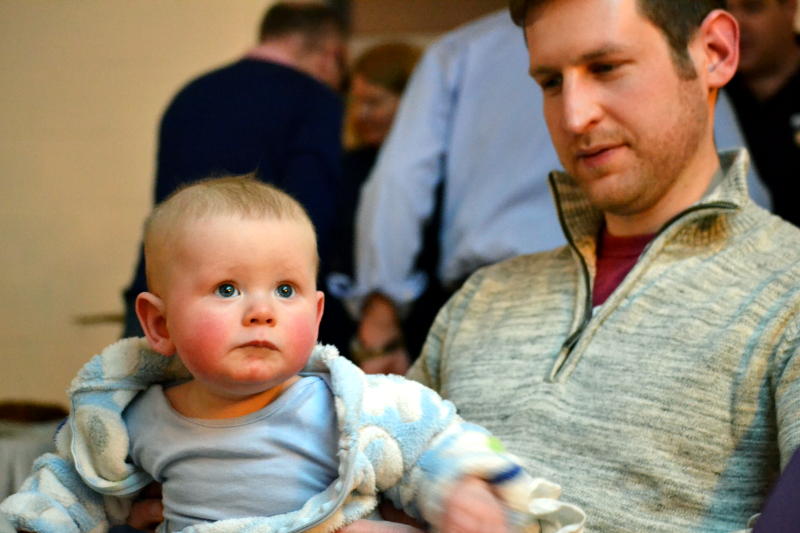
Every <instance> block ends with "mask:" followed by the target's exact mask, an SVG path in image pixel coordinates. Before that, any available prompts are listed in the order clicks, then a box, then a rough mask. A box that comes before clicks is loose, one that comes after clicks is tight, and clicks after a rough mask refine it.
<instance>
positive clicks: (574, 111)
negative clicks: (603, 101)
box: [561, 76, 602, 134]
mask: <svg viewBox="0 0 800 533" xmlns="http://www.w3.org/2000/svg"><path fill="white" fill-rule="evenodd" d="M561 100H562V113H563V121H564V127H565V128H566V129H567V131H569V132H571V133H575V134H583V133H586V132H587V131H589V130H591V129H592V128H593V127H594V126H595V124H597V123H598V122H599V121H600V118H601V117H602V107H601V105H600V102H599V100H598V98H597V93H596V90H595V89H594V87H593V86H592V84H591V83H587V82H585V81H584V80H583V79H581V78H580V77H578V76H573V77H568V78H565V79H564V85H563V87H562V93H561Z"/></svg>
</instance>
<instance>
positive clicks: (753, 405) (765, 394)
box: [409, 151, 800, 533]
mask: <svg viewBox="0 0 800 533" xmlns="http://www.w3.org/2000/svg"><path fill="white" fill-rule="evenodd" d="M721 164H722V171H723V175H724V177H723V178H722V179H721V180H720V183H719V184H717V185H716V187H714V188H713V190H711V191H710V192H709V193H708V194H707V195H706V196H705V197H704V198H703V200H702V201H701V202H699V203H698V204H697V205H694V206H692V207H690V208H689V209H687V210H686V211H684V212H683V213H681V214H680V215H679V216H677V217H676V218H675V219H673V220H672V221H670V222H669V223H667V224H666V225H665V226H664V228H663V229H662V230H661V231H660V232H659V234H658V235H657V237H656V238H655V239H654V240H653V241H652V242H651V243H650V245H649V246H648V247H647V248H646V250H645V251H644V252H643V254H642V256H641V257H640V259H639V261H638V262H637V264H636V266H635V267H634V268H633V270H631V271H630V273H629V274H628V275H627V277H626V278H625V280H624V281H623V282H622V283H621V285H620V286H619V287H617V289H616V290H615V292H614V293H613V294H612V295H611V296H610V297H609V298H608V300H607V301H606V302H605V303H604V304H603V305H602V306H600V307H598V308H597V309H595V310H594V312H592V309H591V297H590V296H591V286H592V282H593V277H594V263H595V243H596V236H597V235H598V231H599V228H600V223H601V220H602V215H601V214H600V213H599V212H598V211H596V210H594V209H593V208H591V206H589V204H588V202H587V200H586V197H585V196H584V195H583V194H582V192H581V191H580V189H579V188H578V187H577V186H576V185H575V183H574V182H573V181H572V179H571V178H569V176H566V175H564V174H558V173H555V174H553V175H552V176H551V184H552V186H553V189H554V193H555V197H556V202H557V204H558V208H559V212H560V215H561V220H562V225H563V226H564V231H565V234H566V235H567V239H568V242H569V245H568V246H566V247H563V248H559V249H556V250H553V251H550V252H544V253H539V254H534V255H528V256H522V257H518V258H515V259H511V260H508V261H505V262H503V263H500V264H497V265H494V266H490V267H487V268H485V269H482V270H480V271H478V272H477V273H476V274H475V275H473V276H472V277H471V278H470V279H469V281H468V282H467V283H466V284H465V286H464V287H463V288H462V290H460V291H459V292H458V293H457V294H456V295H455V296H454V297H453V298H452V299H451V300H450V302H448V304H447V305H446V306H445V307H444V308H443V309H442V311H441V312H440V313H439V316H438V317H437V319H436V321H435V323H434V325H433V327H432V329H431V332H430V335H429V337H428V341H427V343H426V346H425V348H424V350H423V353H422V356H421V358H420V359H419V361H418V362H417V363H416V365H415V366H414V367H413V368H412V370H411V371H410V374H409V376H410V377H412V378H414V379H417V380H419V381H421V382H423V383H425V384H427V385H428V386H430V387H432V388H434V389H436V390H437V391H439V392H440V394H441V395H442V396H443V397H445V398H448V399H450V400H452V401H453V402H454V403H455V404H456V406H457V407H458V409H459V412H460V414H461V415H462V416H463V417H464V418H466V419H467V420H470V421H473V422H476V423H479V424H483V425H485V426H486V427H488V428H489V429H490V430H491V431H492V432H494V433H495V434H496V435H498V436H499V437H500V438H501V439H503V440H504V441H505V442H506V443H507V445H508V446H509V449H510V450H511V451H513V452H514V453H515V454H517V455H519V456H521V457H522V458H523V459H524V461H525V462H526V464H527V466H528V468H529V470H530V472H531V473H532V474H533V475H534V476H543V477H547V478H549V479H552V480H554V481H556V482H557V483H560V484H561V485H562V487H563V489H564V497H565V498H566V499H568V500H570V501H574V502H576V503H577V504H578V505H580V506H581V507H583V509H584V510H585V511H586V514H587V531H593V532H594V531H596V532H623V531H624V532H648V533H656V532H665V533H666V532H669V533H675V532H730V531H735V530H739V529H744V528H745V527H746V526H747V523H748V519H749V518H750V517H751V516H752V515H754V514H756V513H758V511H759V509H760V506H761V503H762V501H763V499H764V496H765V494H766V493H767V492H768V490H769V488H770V486H771V483H772V482H773V481H774V479H775V478H776V476H777V474H778V472H779V469H780V468H781V467H782V465H784V464H785V463H786V461H788V458H789V456H790V455H791V453H792V452H793V451H794V449H795V448H796V447H797V446H798V444H800V379H798V378H800V230H798V229H797V228H795V227H793V226H791V225H789V224H788V223H786V222H784V221H782V220H781V219H779V218H778V217H775V216H773V215H771V214H769V213H768V212H766V211H764V210H763V209H761V208H760V207H758V206H756V205H755V204H754V203H753V202H752V201H751V200H750V199H749V197H748V195H747V189H746V184H745V182H746V181H745V180H746V169H747V164H748V163H747V154H746V153H745V152H744V151H741V152H731V153H725V154H722V155H721ZM531 231H535V228H531Z"/></svg>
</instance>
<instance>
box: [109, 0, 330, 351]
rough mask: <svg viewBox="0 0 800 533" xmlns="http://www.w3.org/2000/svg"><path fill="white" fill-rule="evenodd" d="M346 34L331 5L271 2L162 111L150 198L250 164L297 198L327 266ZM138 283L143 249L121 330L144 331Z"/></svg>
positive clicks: (141, 281)
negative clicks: (249, 33) (244, 49)
mask: <svg viewBox="0 0 800 533" xmlns="http://www.w3.org/2000/svg"><path fill="white" fill-rule="evenodd" d="M344 34H345V28H344V25H343V23H342V21H341V20H340V18H339V17H338V14H337V12H336V11H335V10H333V9H332V8H330V7H327V6H324V5H320V4H311V3H308V4H304V3H291V4H288V3H277V4H275V5H273V6H272V7H271V8H270V9H269V10H268V11H267V12H266V14H265V15H264V18H263V20H262V23H261V27H260V34H259V44H258V45H257V46H256V47H254V48H253V49H251V50H250V51H249V52H248V53H247V54H246V55H245V57H243V58H241V59H240V60H238V61H236V62H234V63H232V64H230V65H226V66H223V67H222V68H219V69H216V70H212V71H211V72H208V73H206V74H203V75H201V76H200V77H198V78H196V79H194V80H193V81H191V82H189V83H188V84H187V85H186V86H185V87H183V88H182V89H181V90H180V91H179V92H178V94H177V95H176V96H175V97H174V98H173V100H172V101H171V103H170V104H169V106H168V107H167V109H166V111H165V112H164V115H163V117H162V120H161V127H160V132H159V144H158V159H157V171H156V182H155V198H154V200H155V203H159V202H161V201H162V200H164V199H165V198H166V197H167V196H168V195H169V194H170V193H172V192H173V191H175V190H176V189H178V188H179V187H181V186H182V185H185V184H187V183H192V182H194V181H197V180H199V179H202V178H205V177H209V176H214V175H221V174H245V173H248V172H253V171H255V172H256V174H257V176H258V177H259V179H261V180H263V181H265V182H268V183H271V184H273V185H276V186H277V187H279V188H281V189H283V190H284V191H286V192H288V193H289V194H291V195H292V196H294V197H295V198H297V199H298V200H299V201H300V202H301V203H302V204H303V206H304V207H305V209H306V210H307V211H308V214H309V216H310V217H311V220H312V221H313V223H314V226H315V227H316V230H317V233H318V240H319V243H320V255H321V256H322V261H323V265H324V264H325V257H326V254H327V252H328V250H327V248H326V245H328V244H329V242H330V241H331V240H332V238H331V235H330V234H331V232H332V227H333V225H334V218H335V212H336V194H337V191H338V189H339V180H340V178H341V157H342V154H341V124H342V102H341V99H340V97H339V95H338V93H337V92H336V90H338V88H339V85H340V84H341V80H342V76H343V63H344ZM145 290H147V287H146V283H145V276H144V258H143V255H142V253H141V250H140V253H139V261H138V265H137V267H136V272H135V274H134V278H133V280H132V282H131V284H130V286H129V287H128V288H127V289H126V290H125V294H124V298H125V305H126V310H125V311H126V312H125V315H126V316H125V329H124V332H123V336H124V337H129V336H135V335H141V334H142V332H141V329H140V327H139V324H138V321H137V320H136V314H135V312H134V309H133V302H134V301H135V299H136V296H137V295H138V294H139V293H140V292H142V291H145Z"/></svg>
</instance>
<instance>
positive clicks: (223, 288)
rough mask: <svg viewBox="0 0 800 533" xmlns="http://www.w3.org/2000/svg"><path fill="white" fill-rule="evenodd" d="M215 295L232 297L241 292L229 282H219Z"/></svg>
mask: <svg viewBox="0 0 800 533" xmlns="http://www.w3.org/2000/svg"><path fill="white" fill-rule="evenodd" d="M216 292H217V296H221V297H222V298H233V297H234V296H239V294H241V293H240V292H239V289H237V288H236V287H235V286H234V285H233V284H231V283H221V284H220V285H219V286H218V287H217V291H216Z"/></svg>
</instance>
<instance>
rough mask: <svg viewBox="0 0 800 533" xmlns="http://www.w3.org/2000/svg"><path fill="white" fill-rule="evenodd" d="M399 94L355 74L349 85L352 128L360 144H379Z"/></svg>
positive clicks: (385, 133) (384, 135)
mask: <svg viewBox="0 0 800 533" xmlns="http://www.w3.org/2000/svg"><path fill="white" fill-rule="evenodd" d="M399 103H400V95H398V94H395V93H394V92H392V91H390V90H389V89H387V88H385V87H382V86H380V85H378V84H375V83H371V82H369V81H368V80H367V79H366V78H365V77H364V76H362V75H360V74H356V75H355V76H354V77H353V81H352V85H351V87H350V105H351V106H352V117H353V129H354V130H355V134H356V136H357V137H358V139H359V140H360V141H361V143H362V144H364V145H368V146H379V145H380V144H381V143H382V142H383V140H384V139H385V138H386V135H387V134H388V133H389V128H390V127H391V125H392V120H393V119H394V114H395V112H397V106H398V104H399Z"/></svg>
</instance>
